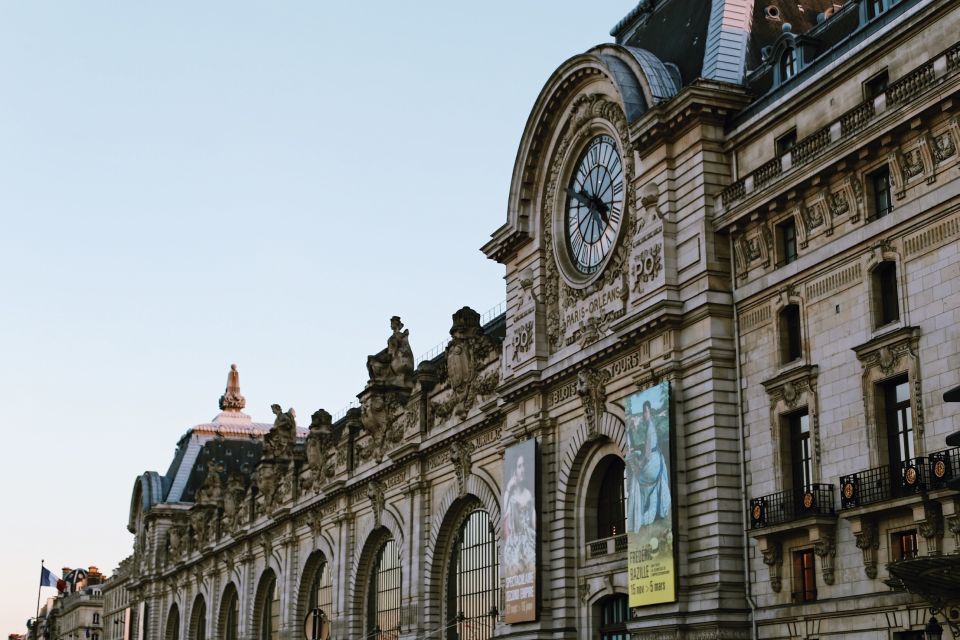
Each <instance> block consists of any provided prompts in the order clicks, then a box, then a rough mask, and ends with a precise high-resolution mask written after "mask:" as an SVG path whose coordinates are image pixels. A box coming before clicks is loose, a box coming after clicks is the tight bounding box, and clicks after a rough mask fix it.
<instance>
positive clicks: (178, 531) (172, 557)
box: [167, 524, 185, 562]
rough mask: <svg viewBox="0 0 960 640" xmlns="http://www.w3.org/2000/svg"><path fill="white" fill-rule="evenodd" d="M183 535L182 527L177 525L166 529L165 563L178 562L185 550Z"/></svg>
mask: <svg viewBox="0 0 960 640" xmlns="http://www.w3.org/2000/svg"><path fill="white" fill-rule="evenodd" d="M184 533H185V531H184V527H183V525H179V524H174V525H172V526H171V527H170V528H169V529H167V561H169V562H177V561H178V560H180V557H181V556H182V555H183V552H184V549H185V544H184Z"/></svg>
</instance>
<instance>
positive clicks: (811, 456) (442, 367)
mask: <svg viewBox="0 0 960 640" xmlns="http://www.w3.org/2000/svg"><path fill="white" fill-rule="evenodd" d="M698 4H699V3H698ZM958 26H960V7H958V6H957V4H956V2H953V1H950V0H899V1H896V0H853V1H848V2H828V1H826V0H806V1H801V2H800V3H797V2H781V1H779V0H769V1H767V2H752V1H751V0H711V1H710V2H703V3H702V7H701V8H698V9H694V10H691V7H690V3H689V2H685V1H683V0H659V1H656V2H654V1H653V0H644V1H643V2H640V3H639V4H638V5H637V6H636V7H635V8H634V9H633V10H632V11H631V12H630V13H629V14H628V15H627V16H626V17H625V18H624V20H622V21H621V22H620V23H619V24H618V25H617V26H616V27H615V28H614V31H613V32H612V33H613V35H614V37H615V42H614V43H609V44H602V45H599V46H597V47H595V48H593V49H591V50H589V51H587V52H586V53H583V54H581V55H577V56H574V57H572V58H570V59H569V60H567V61H566V62H564V63H563V64H561V65H560V67H558V69H557V70H556V71H555V72H554V73H553V75H552V76H551V77H550V78H549V79H548V80H547V82H546V84H545V86H544V87H543V89H542V91H541V93H540V96H539V97H538V99H537V101H536V103H535V104H534V106H533V110H532V112H531V114H530V117H529V119H528V122H527V125H526V127H525V130H524V133H523V136H522V138H521V141H520V145H519V150H518V152H517V157H516V162H515V165H514V166H515V169H514V173H513V180H512V184H511V188H510V193H509V200H508V208H507V220H506V222H505V223H504V224H503V225H502V226H501V227H499V228H498V229H497V230H496V231H495V232H494V233H493V234H492V237H491V239H490V240H489V241H488V242H487V243H486V244H485V245H484V246H483V252H484V253H485V254H486V255H487V257H488V258H490V259H493V260H496V261H498V262H499V263H501V264H503V266H504V269H505V280H506V298H507V302H506V311H505V313H503V314H501V315H498V316H496V317H493V318H486V319H483V318H481V317H480V315H479V314H478V313H476V312H475V311H473V310H472V309H470V308H469V307H464V308H462V309H460V310H459V311H456V312H455V313H453V315H452V325H451V330H450V340H449V343H448V344H447V346H446V349H445V351H444V352H443V353H442V354H440V355H439V356H437V357H435V358H431V359H428V360H425V361H423V362H419V363H418V362H415V360H414V358H413V354H412V351H411V348H410V342H409V332H408V331H407V330H406V329H405V328H404V327H403V323H402V321H401V320H400V318H393V319H391V323H390V324H391V334H390V335H389V337H388V340H387V348H386V349H383V350H381V351H379V352H378V353H375V354H373V355H371V356H368V358H367V370H368V374H369V382H368V383H367V385H366V386H365V388H364V389H363V390H361V391H360V393H359V394H358V398H359V400H360V407H359V408H356V409H351V410H349V411H347V412H346V414H345V415H343V416H337V417H336V418H334V417H332V416H331V415H330V414H328V413H327V412H326V411H324V410H322V409H319V410H317V411H315V412H314V413H313V414H312V416H311V418H310V420H309V428H304V427H300V426H298V424H297V418H296V414H295V412H294V410H293V409H287V410H284V409H283V407H281V406H279V405H274V406H273V411H274V415H275V420H274V423H273V424H272V425H270V424H258V423H254V422H252V420H251V419H250V417H249V416H247V415H246V414H244V413H243V409H244V408H245V400H244V398H243V396H242V395H241V394H240V387H239V374H238V373H237V371H236V369H235V368H233V369H231V372H230V374H229V376H228V383H227V388H226V391H225V393H224V395H223V396H222V397H221V399H220V408H221V413H220V414H219V415H218V416H217V417H216V418H215V419H214V420H213V421H212V422H210V423H205V424H201V425H197V426H196V427H194V428H192V429H190V430H189V431H188V432H187V433H186V434H185V435H184V436H183V438H182V439H181V440H180V442H179V444H178V449H177V453H176V455H175V457H174V460H173V462H172V463H171V465H170V468H169V470H168V471H167V472H166V473H165V474H162V475H161V474H159V473H157V472H147V473H145V474H143V475H142V476H141V477H139V478H138V479H137V481H136V483H135V486H134V491H133V495H132V499H131V506H130V518H129V522H128V528H129V530H130V532H131V533H133V534H134V540H135V542H134V553H133V555H132V556H131V558H130V559H129V560H127V561H125V566H126V570H125V571H124V572H123V577H121V578H120V581H119V582H118V585H120V586H122V588H123V589H124V590H126V591H127V592H128V593H129V594H130V601H129V607H130V608H129V609H128V610H127V614H126V615H127V617H126V618H125V620H128V623H127V624H128V625H129V636H125V637H131V638H135V639H136V640H141V639H150V640H153V639H157V640H180V639H181V638H183V639H185V640H186V639H190V640H194V639H197V640H206V639H207V638H210V639H213V638H217V639H218V640H219V639H222V640H255V639H256V640H261V639H262V640H273V639H278V638H279V639H288V638H295V637H302V636H303V634H304V621H305V620H306V619H307V618H308V616H310V617H312V616H313V615H314V614H313V612H314V611H316V612H317V613H316V615H317V618H316V620H317V621H319V624H320V627H319V628H321V629H323V628H326V625H327V624H328V623H329V632H330V636H331V637H334V638H340V639H342V638H355V639H364V638H397V639H404V640H412V639H414V638H462V639H467V638H473V639H483V638H491V637H504V638H506V637H510V638H518V639H519V638H594V637H596V638H610V639H615V638H625V637H628V635H629V637H632V638H634V639H648V638H649V639H654V638H656V639H660V638H663V639H667V638H671V639H673V638H677V639H680V638H685V639H686V638H689V639H698V640H701V639H702V640H707V639H713V638H717V639H719V638H750V637H759V638H827V637H844V638H862V639H864V640H866V639H871V640H872V639H880V638H884V639H887V638H893V637H898V638H908V637H910V636H909V635H904V634H909V633H911V632H915V631H917V630H919V629H922V626H923V622H924V611H925V607H926V606H927V603H926V602H925V601H924V600H923V599H922V598H920V597H918V596H916V595H911V594H909V593H906V592H903V591H891V589H890V587H889V586H887V585H886V584H885V583H884V582H883V580H884V579H885V578H887V577H888V574H887V571H886V568H885V566H886V564H887V563H889V562H894V561H899V560H904V559H909V558H910V557H911V554H916V553H921V554H928V553H934V554H943V553H950V552H952V551H954V550H955V549H956V548H957V546H956V541H955V538H954V536H955V535H956V534H957V532H958V531H960V527H958V526H956V522H955V521H956V514H957V511H956V502H955V497H954V496H955V495H956V494H955V492H952V491H949V490H947V489H942V488H940V485H939V484H937V483H938V482H939V480H940V479H941V478H943V477H946V476H952V475H953V473H954V470H955V469H956V470H958V471H960V456H958V455H957V454H956V452H955V451H952V450H946V448H945V445H943V442H942V441H943V437H944V436H945V435H946V434H947V433H948V432H950V431H952V430H954V428H955V427H954V426H953V413H952V412H951V411H950V410H949V409H948V408H947V407H946V406H945V405H943V403H942V402H941V401H939V397H940V396H941V395H942V392H943V391H944V390H946V389H948V388H951V387H954V386H956V385H957V384H958V377H960V376H958V371H960V366H958V365H960V348H958V345H960V343H958V335H957V329H956V328H955V327H956V325H957V320H958V314H960V311H958V308H960V284H958V283H960V278H957V277H956V276H957V275H958V272H960V259H958V255H957V250H956V248H957V239H958V237H960V221H958V220H960V218H958V217H957V216H960V213H958V207H960V198H958V190H960V180H958V175H957V174H958V169H957V167H958V164H957V157H958V152H957V150H958V148H960V129H958V126H957V112H958V104H957V102H956V98H955V97H954V94H955V93H956V90H957V87H958V85H960V43H958V40H960V38H958V35H957V34H958V33H960V29H958ZM660 388H662V389H668V390H669V393H668V394H667V395H666V396H665V397H666V400H665V404H664V405H663V406H662V407H660V411H661V414H660V415H661V417H662V418H663V420H662V423H663V424H665V425H666V428H667V431H665V432H664V431H661V436H660V439H661V441H660V444H659V446H658V445H656V444H654V445H651V444H650V442H651V440H653V441H654V442H655V436H652V435H650V434H652V433H653V431H652V429H653V427H652V426H650V425H652V424H653V422H654V417H652V416H651V410H650V408H648V407H647V406H646V404H645V405H644V407H643V412H642V414H641V413H640V409H639V408H638V407H637V406H635V403H636V400H635V398H638V397H641V396H638V394H643V393H645V392H648V391H650V390H652V389H660ZM641 415H642V417H640V416H641ZM657 419H659V418H657ZM303 422H306V421H303ZM638 424H647V425H648V431H647V436H646V441H645V444H642V445H638V444H637V443H638V440H637V439H636V438H637V437H638V436H637V435H636V434H637V433H638V432H637V431H636V430H635V427H636V426H637V425H638ZM641 440H642V438H641ZM530 441H533V442H535V443H536V449H535V451H536V454H535V456H534V457H533V459H532V460H530V461H528V462H527V463H526V464H527V469H528V470H529V472H528V473H529V474H530V476H528V477H527V479H526V481H527V482H531V483H532V485H531V486H532V487H533V490H532V491H529V492H527V493H526V494H523V495H524V496H526V497H522V498H520V499H518V498H517V497H516V496H517V495H518V494H512V493H511V491H512V490H514V489H515V488H516V486H515V485H517V483H520V482H522V481H524V479H523V476H524V472H523V470H522V467H521V470H520V471H518V470H517V467H516V466H514V467H511V470H510V471H509V472H507V471H505V459H506V458H508V457H509V456H508V454H509V453H510V452H511V451H516V449H515V447H518V446H520V445H523V443H528V442H530ZM897 447H904V450H903V453H904V454H909V455H900V453H901V452H900V451H899V449H897ZM641 452H642V453H641ZM654 452H656V453H658V454H659V455H655V454H654ZM514 458H515V457H514ZM634 460H639V462H637V463H636V465H637V466H635V463H634V462H633V461H634ZM651 460H658V461H659V462H658V463H657V465H658V466H657V469H659V471H658V473H661V474H662V473H666V474H667V478H668V482H667V486H668V487H669V490H668V491H667V493H668V496H667V497H666V498H665V500H666V501H664V497H663V496H659V497H658V499H659V500H660V502H659V503H657V507H658V509H661V511H660V512H659V513H658V514H657V515H656V517H655V519H660V520H666V521H669V522H671V523H672V527H671V528H670V534H669V535H668V536H665V537H659V538H657V539H655V540H654V539H650V540H649V541H646V540H644V541H643V546H637V545H639V544H640V543H638V542H636V539H635V538H634V537H631V536H633V535H634V534H635V533H636V531H635V529H634V528H633V527H635V525H634V524H631V523H632V522H642V523H643V524H644V526H645V525H646V524H649V520H647V519H644V517H643V516H642V515H641V517H640V518H639V520H636V521H634V520H633V517H634V513H633V507H634V504H633V502H632V501H634V500H637V499H638V498H637V495H638V493H639V492H638V490H639V489H640V488H641V487H643V486H645V485H642V483H640V484H638V483H637V482H635V479H636V478H637V477H640V478H641V479H642V476H643V473H644V472H645V470H646V469H648V468H650V465H651V464H652V463H651ZM937 462H942V463H943V464H940V465H938V464H937ZM637 469H640V471H638V470H637ZM631 474H634V475H633V476H632V477H633V478H634V480H631ZM937 474H940V475H937ZM625 475H626V477H627V481H626V483H625V480H624V477H625ZM658 477H659V478H663V477H664V476H662V475H661V476H658ZM908 481H909V482H908ZM878 483H879V484H878ZM625 484H626V486H625ZM642 490H643V491H646V489H642ZM631 491H633V492H634V495H630V494H631ZM504 495H507V496H508V497H509V499H507V500H505V499H504V497H503V496H504ZM521 503H522V504H521ZM518 504H519V505H520V506H518ZM530 504H532V505H533V508H532V511H523V510H522V509H530V506H529V505H530ZM644 505H647V503H646V502H645V503H644ZM518 510H521V511H518ZM625 511H626V512H627V513H625ZM518 513H521V514H526V513H533V514H534V517H532V519H530V520H529V521H523V522H521V520H523V519H524V518H525V517H526V516H525V515H518ZM521 524H522V525H524V526H529V527H530V528H531V529H533V530H534V531H535V535H534V538H533V542H532V543H531V546H530V547H524V546H522V545H521V546H517V545H514V544H513V542H514V541H515V540H516V538H515V536H517V535H519V534H518V533H517V532H518V530H519V527H520V525H521ZM628 526H629V527H631V529H630V530H629V532H628V530H627V527H628ZM911 545H912V546H911ZM517 549H521V550H523V549H527V550H529V553H528V555H529V554H532V555H533V556H535V558H534V559H530V563H531V565H532V566H533V569H532V575H533V580H534V590H533V591H532V592H525V593H523V594H520V595H519V596H518V598H520V599H524V598H531V603H532V604H531V606H530V607H529V608H522V607H521V608H517V609H512V607H514V606H515V605H516V604H517V600H516V599H514V597H513V595H512V594H513V591H514V590H513V585H514V582H513V581H514V578H515V577H516V576H515V575H513V574H511V573H510V571H511V569H510V566H509V565H510V564H511V563H512V562H513V561H514V560H515V558H514V557H513V556H514V555H516V552H517ZM895 551H896V552H897V553H899V555H897V553H895ZM524 553H527V552H526V551H521V552H519V557H520V561H523V560H524V558H523V557H522V556H523V555H524ZM651 555H652V556H658V557H660V558H664V557H665V558H666V559H667V560H668V564H669V566H670V568H671V569H670V570H671V571H672V572H673V573H672V575H673V576H675V580H674V581H675V584H676V588H675V592H671V593H669V594H666V595H665V596H664V597H660V598H658V599H656V602H653V601H651V600H647V601H643V597H642V594H643V593H644V589H645V588H646V587H647V586H648V583H647V582H646V580H645V578H646V576H645V574H644V570H643V568H642V567H641V566H640V564H636V565H635V563H639V562H640V560H642V559H643V558H645V557H647V556H651ZM628 567H629V570H628ZM642 578H643V579H642ZM120 586H118V587H117V588H120ZM649 586H650V587H653V586H654V583H653V581H652V580H651V581H650V582H649ZM657 588H658V589H659V587H657ZM628 594H629V595H628ZM651 602H652V603H651ZM942 609H943V610H942V611H940V612H939V613H938V615H941V616H947V617H949V616H950V615H952V614H951V611H952V610H951V609H950V608H949V607H942ZM895 634H900V635H895ZM114 637H116V636H114Z"/></svg>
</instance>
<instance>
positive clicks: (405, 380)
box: [367, 316, 414, 389]
mask: <svg viewBox="0 0 960 640" xmlns="http://www.w3.org/2000/svg"><path fill="white" fill-rule="evenodd" d="M390 329H391V330H392V332H393V333H391V334H390V337H389V338H387V348H386V349H384V350H383V351H381V352H380V353H375V354H373V355H371V356H367V373H368V374H369V376H370V379H369V381H368V382H367V385H368V386H370V385H388V386H396V387H406V388H408V389H410V388H412V387H413V362H414V360H413V351H412V350H411V349H410V330H409V329H404V328H403V322H401V320H400V316H393V317H392V318H390Z"/></svg>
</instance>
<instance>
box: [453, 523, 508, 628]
mask: <svg viewBox="0 0 960 640" xmlns="http://www.w3.org/2000/svg"><path fill="white" fill-rule="evenodd" d="M499 588H500V566H499V561H498V559H497V539H496V534H495V532H494V530H493V523H492V522H491V521H490V515H489V514H488V513H487V512H486V511H484V510H483V509H475V510H473V511H471V512H470V513H468V514H467V516H466V517H465V518H464V520H463V522H462V523H461V525H460V527H459V529H458V530H457V534H456V538H455V539H454V541H453V549H452V553H451V554H450V564H449V569H448V574H447V597H446V600H447V606H446V612H447V621H446V624H445V625H444V627H445V628H446V629H447V633H446V638H447V639H448V640H466V639H467V638H469V639H470V640H487V639H488V638H490V637H491V636H492V635H493V625H494V621H495V620H496V617H497V613H498V610H497V596H498V594H499Z"/></svg>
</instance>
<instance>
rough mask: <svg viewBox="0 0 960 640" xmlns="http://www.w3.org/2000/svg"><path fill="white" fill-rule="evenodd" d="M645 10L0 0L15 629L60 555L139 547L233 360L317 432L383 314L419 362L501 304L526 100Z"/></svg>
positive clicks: (378, 338) (2, 258)
mask: <svg viewBox="0 0 960 640" xmlns="http://www.w3.org/2000/svg"><path fill="white" fill-rule="evenodd" d="M633 4H635V3H634V2H633V1H632V0H609V1H607V2H602V3H596V2H593V3H584V2H582V1H581V2H573V1H571V0H555V1H552V2H540V3H534V2H516V1H512V2H506V1H502V0H493V1H488V2H478V3H469V4H468V3H459V2H451V1H450V0H446V1H443V2H441V1H432V2H426V1H425V2H417V3H396V2H389V3H387V2H384V3H373V2H346V3H321V2H316V1H314V2H306V1H281V0H276V1H270V2H267V1H265V0H261V1H258V2H254V1H248V0H243V1H241V0H230V1H220V2H216V1H205V2H183V1H173V0H171V1H167V2H157V3H145V2H136V3H134V2H127V3H118V2H104V1H96V0H89V1H85V2H41V1H39V0H19V1H14V0H0V297H2V301H3V306H2V313H0V412H2V414H0V419H2V425H3V426H2V429H3V430H2V435H3V450H4V451H5V453H6V455H5V460H4V464H3V465H0V474H2V475H0V486H2V487H3V490H2V496H3V497H2V498H0V499H2V501H3V503H2V508H3V519H4V525H3V529H2V533H0V536H2V540H0V542H2V548H3V549H4V553H3V564H4V569H5V571H4V579H3V581H0V633H9V632H22V631H23V630H24V628H25V625H24V621H25V620H26V619H27V618H28V617H31V616H33V615H34V608H35V606H36V596H37V584H38V578H39V571H40V570H39V563H40V559H41V558H44V559H46V561H47V564H48V566H51V567H54V568H56V569H57V573H58V574H59V568H60V567H61V566H64V565H69V566H81V565H82V566H86V565H91V564H92V565H97V566H99V567H100V568H101V570H104V571H106V572H108V573H109V572H112V570H113V569H114V567H115V566H116V565H117V563H118V562H119V561H120V560H121V559H122V558H124V557H125V556H126V555H128V554H129V553H130V551H131V548H132V538H131V536H130V535H129V534H128V533H127V532H126V530H125V525H126V517H127V509H128V504H129V500H130V493H131V490H132V487H133V482H134V479H135V477H136V476H137V475H138V474H140V473H142V472H143V471H145V470H147V469H154V470H158V471H161V472H163V471H165V470H166V468H167V465H168V464H169V462H170V458H171V455H172V453H173V450H174V445H175V444H176V441H177V439H178V438H179V436H180V435H181V434H183V432H184V431H185V430H186V429H188V428H189V427H191V426H192V425H194V424H196V423H199V422H205V421H208V420H209V419H210V418H212V417H213V416H214V415H215V414H216V412H217V398H218V397H219V395H220V394H221V393H222V391H223V387H224V383H225V381H226V374H227V370H228V367H229V364H230V363H231V362H236V363H237V364H238V365H239V370H240V374H241V384H242V390H243V393H244V395H245V396H246V397H247V412H248V413H250V414H251V415H253V417H254V419H257V420H260V421H268V420H267V419H268V417H269V416H270V410H269V406H270V404H271V403H273V402H278V403H281V404H282V405H283V406H284V407H285V408H286V407H288V406H293V407H295V408H296V409H297V411H298V414H299V416H300V420H301V423H303V424H306V422H308V421H309V418H308V416H309V415H310V414H311V413H312V412H313V411H315V410H316V409H318V408H320V407H324V408H326V409H327V410H329V411H330V412H332V413H335V412H337V411H338V410H339V409H340V408H341V407H343V406H344V405H346V404H347V403H348V402H349V401H350V400H351V399H353V398H354V396H355V394H356V393H357V392H358V391H360V389H361V388H362V385H363V383H364V381H365V376H366V369H365V366H364V363H365V356H366V354H368V353H372V352H375V351H377V350H379V349H381V348H383V346H385V344H386V338H387V335H388V334H389V322H388V319H389V318H390V316H391V315H394V314H398V315H400V316H402V318H403V320H404V322H405V323H406V325H407V327H408V328H409V330H410V341H411V345H412V347H413V350H414V352H415V353H418V354H419V353H422V352H426V351H427V350H429V349H430V348H431V347H433V346H434V345H436V344H437V343H438V342H440V341H441V340H442V339H443V338H444V337H445V335H446V334H447V331H448V330H449V326H450V315H451V314H452V313H453V312H454V311H455V310H456V309H458V308H459V307H461V306H463V305H470V306H472V307H474V308H475V309H477V310H478V311H480V312H481V313H482V312H484V311H486V310H487V309H489V308H491V307H493V306H494V305H496V304H497V303H499V302H500V301H501V300H502V299H503V298H504V288H503V280H502V275H503V272H502V269H501V267H500V266H499V265H497V264H495V263H493V262H490V261H488V260H486V258H485V257H484V256H483V255H482V254H481V253H480V252H479V251H478V248H479V247H480V246H481V245H482V244H483V243H484V242H485V241H486V240H487V238H488V237H489V234H490V233H491V232H492V231H493V230H494V229H496V228H497V227H498V226H499V225H500V224H501V223H502V222H503V221H504V219H505V216H506V201H507V191H508V188H509V179H510V173H511V171H512V168H513V161H514V157H515V154H516V149H517V145H518V143H519V140H520V135H521V132H522V130H523V126H524V123H525V121H526V118H527V116H528V114H529V111H530V109H531V107H532V105H533V102H534V100H535V98H536V96H537V94H538V93H539V91H540V88H541V87H542V85H543V83H544V82H545V81H546V80H547V78H548V77H549V76H550V74H551V73H552V71H553V70H554V69H555V68H556V67H557V66H559V65H560V64H561V63H562V62H563V61H564V60H566V59H567V58H568V57H570V56H572V55H575V54H577V53H580V52H582V51H584V50H586V49H588V48H589V47H591V46H593V45H595V44H598V43H601V42H607V41H609V40H610V37H609V36H608V35H607V34H608V31H609V29H610V28H611V27H612V26H613V25H614V24H615V23H616V22H617V20H619V19H620V18H621V17H622V16H623V15H624V14H626V13H627V12H628V11H629V10H630V9H631V8H632V6H633ZM52 594H53V590H51V589H45V590H44V595H45V596H46V595H52Z"/></svg>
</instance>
